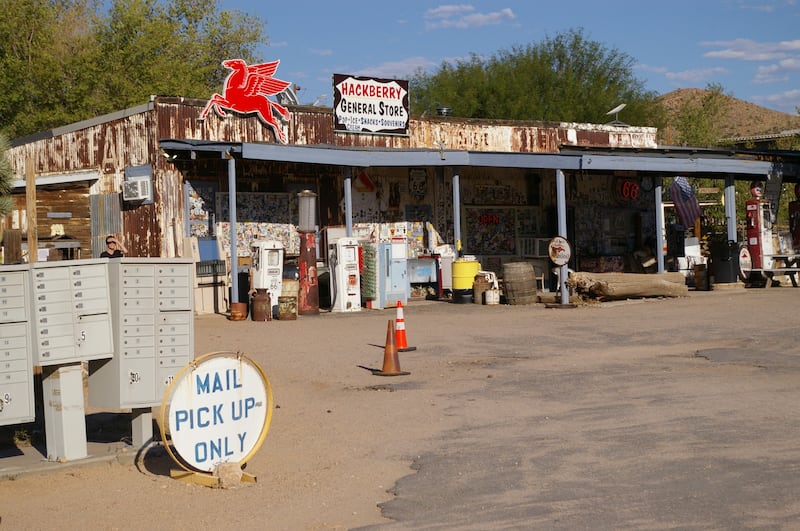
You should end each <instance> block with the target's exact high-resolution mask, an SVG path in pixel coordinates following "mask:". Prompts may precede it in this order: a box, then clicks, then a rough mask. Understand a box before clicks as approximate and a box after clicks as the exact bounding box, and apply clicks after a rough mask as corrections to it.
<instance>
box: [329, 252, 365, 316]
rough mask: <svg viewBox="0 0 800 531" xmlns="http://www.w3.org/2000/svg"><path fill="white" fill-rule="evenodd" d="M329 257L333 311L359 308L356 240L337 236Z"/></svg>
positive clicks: (347, 310)
mask: <svg viewBox="0 0 800 531" xmlns="http://www.w3.org/2000/svg"><path fill="white" fill-rule="evenodd" d="M334 248H335V252H334V253H333V254H332V256H331V259H330V266H331V268H332V270H333V293H332V294H331V296H332V299H333V302H332V304H331V311H333V312H357V311H360V310H361V279H360V275H359V273H358V240H356V239H355V238H339V239H338V240H337V241H336V243H335V244H334Z"/></svg>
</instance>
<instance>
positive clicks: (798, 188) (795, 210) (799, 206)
mask: <svg viewBox="0 0 800 531" xmlns="http://www.w3.org/2000/svg"><path fill="white" fill-rule="evenodd" d="M794 196H795V198H796V199H795V200H794V201H791V202H790V203H789V230H790V231H791V234H792V249H793V250H794V252H796V253H797V252H800V183H798V184H796V185H794Z"/></svg>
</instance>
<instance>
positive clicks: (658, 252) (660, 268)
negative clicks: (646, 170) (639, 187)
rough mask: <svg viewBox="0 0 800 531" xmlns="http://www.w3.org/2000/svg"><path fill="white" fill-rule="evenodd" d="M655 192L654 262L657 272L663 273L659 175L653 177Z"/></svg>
mask: <svg viewBox="0 0 800 531" xmlns="http://www.w3.org/2000/svg"><path fill="white" fill-rule="evenodd" d="M655 181H656V182H655V185H656V186H655V193H656V207H655V208H656V248H655V249H653V252H655V253H656V263H657V264H658V273H659V274H662V273H664V201H663V198H662V197H661V185H662V179H661V177H656V178H655Z"/></svg>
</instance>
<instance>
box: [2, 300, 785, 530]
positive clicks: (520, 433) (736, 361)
mask: <svg viewBox="0 0 800 531" xmlns="http://www.w3.org/2000/svg"><path fill="white" fill-rule="evenodd" d="M799 297H800V290H797V289H794V288H788V287H786V288H783V287H781V288H771V289H747V290H746V289H728V290H719V291H711V292H690V294H689V296H688V297H683V298H679V299H646V300H634V301H621V302H611V303H601V304H592V305H581V306H579V307H577V308H572V309H567V308H546V307H545V306H544V305H541V304H535V305H526V306H508V305H497V306H479V305H474V304H451V303H446V302H431V301H419V302H417V301H412V302H410V303H409V304H408V305H407V306H406V308H405V312H404V314H405V321H406V327H407V336H408V341H409V344H410V345H411V346H416V347H417V350H415V351H412V352H403V353H400V354H399V359H400V364H401V368H402V370H404V371H409V372H410V373H411V374H410V375H408V376H398V377H389V378H387V377H380V376H375V375H374V374H372V373H371V372H370V371H368V370H366V369H365V367H367V368H369V367H374V368H380V367H381V365H382V362H383V355H384V347H385V340H386V332H387V326H388V322H389V320H390V319H393V318H394V317H395V315H396V313H395V310H394V309H386V310H364V311H362V312H359V313H348V314H342V313H339V314H330V313H323V314H321V315H319V316H301V317H299V318H298V319H297V320H296V321H272V322H253V321H240V322H235V321H228V320H227V319H226V318H225V317H224V316H221V315H202V316H198V317H197V318H196V348H195V350H196V353H197V354H198V355H199V354H204V353H207V352H214V351H241V352H243V353H245V354H247V355H248V356H250V357H252V358H253V359H255V360H256V361H257V362H258V363H259V364H260V365H261V366H262V367H263V369H264V370H265V371H266V373H267V374H268V376H269V379H270V382H271V385H272V388H273V392H274V397H275V410H274V415H273V418H272V423H271V426H270V430H269V433H268V435H267V437H266V440H265V443H264V445H263V447H262V448H261V450H260V451H259V452H258V453H257V454H256V455H255V456H254V457H253V458H252V459H251V460H250V462H248V463H247V466H246V471H247V472H248V473H250V474H253V475H255V476H256V477H257V482H256V483H242V484H240V486H238V487H237V488H233V489H212V488H208V487H204V486H200V485H195V484H190V483H186V482H182V481H178V480H175V479H172V478H170V477H169V469H170V468H171V467H172V465H171V461H170V460H169V457H168V456H167V455H165V452H164V450H163V448H162V447H161V446H160V445H159V444H155V445H154V446H153V447H151V448H150V449H149V450H148V452H147V454H146V455H145V456H144V457H141V458H136V457H135V451H134V450H132V449H130V448H127V451H125V450H126V448H125V445H124V444H121V443H108V444H106V445H100V446H96V445H94V444H93V446H92V447H93V448H95V449H96V448H106V450H100V451H101V452H102V451H107V452H109V453H112V454H113V455H115V456H116V457H114V458H112V459H108V458H106V459H98V460H91V462H87V463H85V464H83V465H82V466H81V463H72V464H67V465H57V466H54V467H53V468H52V469H51V470H49V471H47V472H37V473H20V474H18V475H15V474H12V475H10V476H9V477H7V478H6V479H4V480H0V531H1V530H4V529H9V530H11V529H14V530H20V529H37V530H38V529H70V530H74V529H126V530H127V529H137V530H138V529H142V530H144V529H147V530H152V529H169V530H179V529H191V530H197V529H239V530H247V529H280V530H283V529H298V530H299V529H351V528H358V527H373V526H377V528H392V529H395V528H397V529H419V528H428V529H431V528H438V529H447V528H453V529H456V528H457V529H492V528H506V529H523V528H525V529H530V528H536V529H575V528H594V529H625V528H628V529H663V528H675V527H678V528H684V529H700V528H703V529H708V528H712V529H721V528H726V529H729V528H769V529H790V528H796V526H797V522H798V521H800V497H798V493H800V474H797V471H798V469H799V468H800V446H798V445H797V440H798V436H799V435H800V420H799V419H798V415H797V403H798V402H799V400H798V399H799V398H800V386H798V385H797V384H798V378H799V377H800V349H799V348H798V345H799V344H800V328H798V327H797V324H796V322H795V321H794V319H795V316H796V315H797V303H798V300H800V299H799ZM89 417H92V419H90V420H89V425H90V428H89V437H90V440H95V441H96V440H98V439H97V438H98V437H100V436H101V434H100V433H99V431H100V430H99V428H97V419H98V418H105V417H102V416H100V415H94V414H93V415H89ZM123 418H125V417H123ZM120 424H121V426H122V428H123V431H124V428H125V427H126V424H125V422H122V423H119V422H117V426H116V427H115V428H114V430H116V431H118V430H119V429H120V426H119V425H120ZM116 431H114V433H115V434H116ZM107 435H108V434H105V436H107ZM115 436H116V435H115ZM120 438H121V439H126V437H125V436H124V434H122V435H120ZM120 446H122V453H121V454H117V452H118V451H120ZM96 451H97V450H96ZM93 457H98V456H97V455H95V456H93ZM100 457H102V456H100ZM12 459H14V458H8V460H9V461H11V460H12ZM4 460H5V459H4V458H0V469H2V468H3V467H4V464H5V463H3V461H4Z"/></svg>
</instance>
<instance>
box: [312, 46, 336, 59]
mask: <svg viewBox="0 0 800 531" xmlns="http://www.w3.org/2000/svg"><path fill="white" fill-rule="evenodd" d="M309 52H311V53H312V54H314V55H320V56H323V57H325V56H328V55H333V50H331V49H330V48H312V49H310V50H309Z"/></svg>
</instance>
